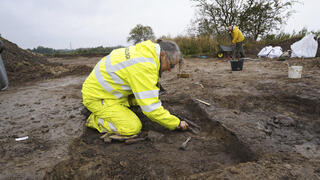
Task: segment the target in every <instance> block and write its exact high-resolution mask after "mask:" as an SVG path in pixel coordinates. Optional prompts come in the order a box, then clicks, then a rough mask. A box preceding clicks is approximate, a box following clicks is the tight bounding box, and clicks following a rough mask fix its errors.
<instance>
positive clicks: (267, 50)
mask: <svg viewBox="0 0 320 180" xmlns="http://www.w3.org/2000/svg"><path fill="white" fill-rule="evenodd" d="M281 54H282V48H281V47H280V46H276V47H272V46H266V47H264V48H263V49H261V51H260V52H259V53H258V57H268V58H276V57H280V56H281Z"/></svg>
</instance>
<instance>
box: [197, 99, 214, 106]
mask: <svg viewBox="0 0 320 180" xmlns="http://www.w3.org/2000/svg"><path fill="white" fill-rule="evenodd" d="M196 100H197V101H199V102H201V103H203V104H205V105H207V106H211V104H210V103H207V102H205V101H202V100H200V99H196Z"/></svg>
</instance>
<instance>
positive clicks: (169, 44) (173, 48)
mask: <svg viewBox="0 0 320 180" xmlns="http://www.w3.org/2000/svg"><path fill="white" fill-rule="evenodd" d="M157 43H158V44H159V46H160V49H161V51H164V52H165V53H166V55H167V57H168V60H169V61H170V63H174V62H173V61H174V60H175V59H176V58H178V59H179V63H182V61H183V58H182V54H181V52H180V49H179V46H178V45H177V44H176V43H175V42H173V41H170V40H161V39H158V40H157Z"/></svg>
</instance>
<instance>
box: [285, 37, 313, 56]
mask: <svg viewBox="0 0 320 180" xmlns="http://www.w3.org/2000/svg"><path fill="white" fill-rule="evenodd" d="M291 50H292V53H291V57H299V58H301V57H305V58H310V57H316V54H317V50H318V42H317V41H316V40H314V35H313V34H309V35H307V36H305V37H304V38H302V39H301V40H300V41H297V42H295V43H293V44H292V45H291Z"/></svg>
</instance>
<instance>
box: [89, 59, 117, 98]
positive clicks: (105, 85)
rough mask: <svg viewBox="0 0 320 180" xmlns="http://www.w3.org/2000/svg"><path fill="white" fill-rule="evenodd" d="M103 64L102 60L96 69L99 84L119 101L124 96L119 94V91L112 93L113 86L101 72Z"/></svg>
mask: <svg viewBox="0 0 320 180" xmlns="http://www.w3.org/2000/svg"><path fill="white" fill-rule="evenodd" d="M101 62H102V59H101V60H100V61H99V62H98V64H97V66H96V67H95V70H94V73H95V75H96V78H97V80H98V82H99V84H100V85H101V86H102V87H103V89H105V90H106V91H108V92H109V93H112V94H113V95H115V96H116V97H117V98H118V99H119V98H121V97H122V96H123V95H122V94H121V93H120V92H118V91H114V92H112V91H113V90H114V89H113V88H112V86H111V85H110V84H109V83H108V82H107V81H106V80H105V79H104V78H103V76H102V74H101V71H100V63H101Z"/></svg>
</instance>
